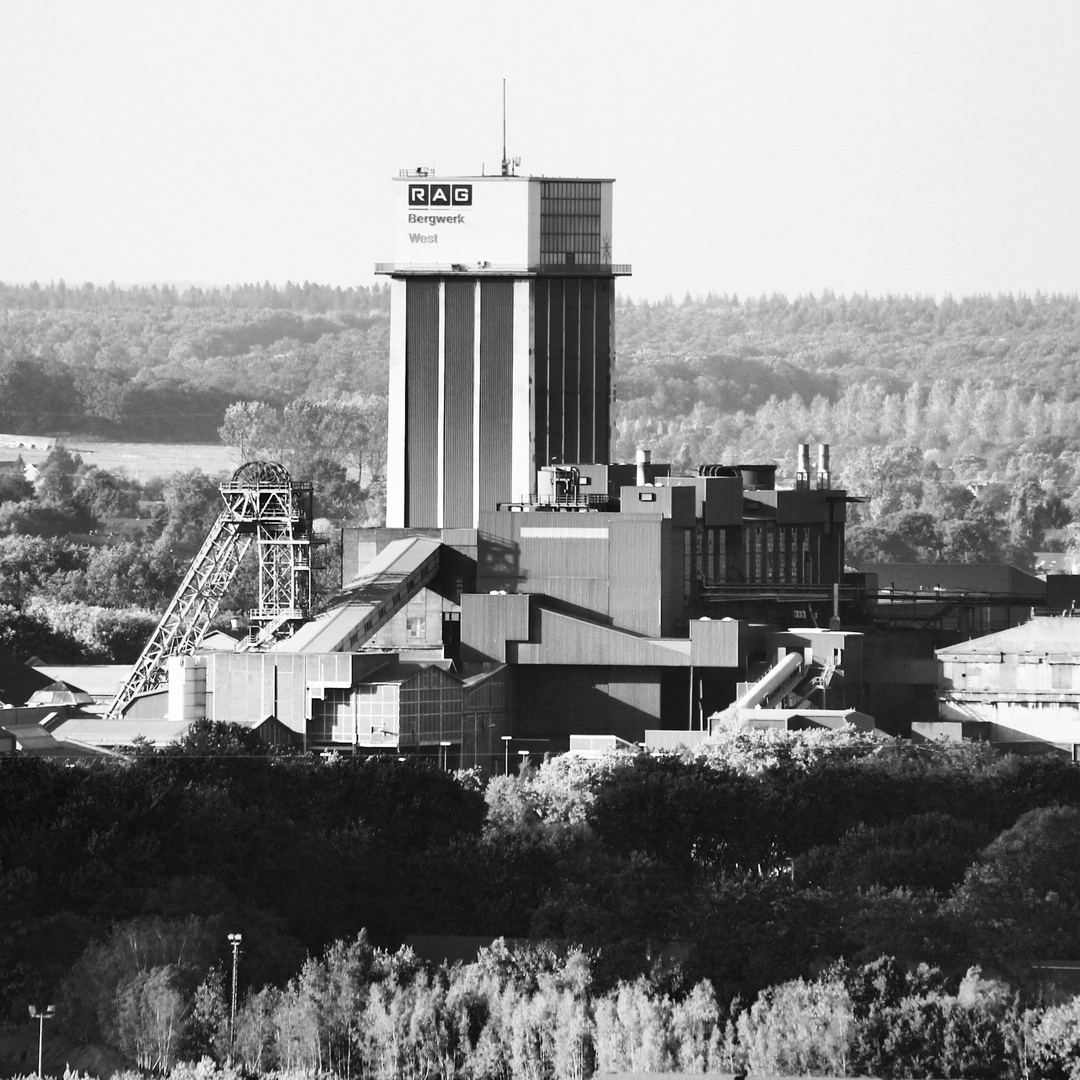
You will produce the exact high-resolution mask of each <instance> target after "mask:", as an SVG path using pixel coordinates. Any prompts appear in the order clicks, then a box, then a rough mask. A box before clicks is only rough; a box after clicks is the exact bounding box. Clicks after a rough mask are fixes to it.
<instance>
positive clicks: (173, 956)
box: [0, 725, 1080, 1078]
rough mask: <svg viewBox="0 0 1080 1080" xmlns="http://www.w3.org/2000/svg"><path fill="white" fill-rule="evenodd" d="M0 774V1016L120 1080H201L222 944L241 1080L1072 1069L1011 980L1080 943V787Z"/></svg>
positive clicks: (231, 735)
mask: <svg viewBox="0 0 1080 1080" xmlns="http://www.w3.org/2000/svg"><path fill="white" fill-rule="evenodd" d="M0 768H2V770H3V776H2V781H3V782H2V783H0V816H2V820H4V822H5V826H6V827H5V829H4V830H3V831H2V832H0V904H2V905H3V907H2V912H3V915H4V918H5V924H6V925H7V926H8V927H9V930H10V933H8V934H7V935H5V937H4V939H3V944H2V946H0V949H2V953H3V955H2V956H0V971H2V972H3V973H4V983H3V985H2V986H0V1003H2V1007H3V1009H4V1011H5V1012H7V1013H8V1014H9V1015H13V1016H14V1015H16V1014H18V1013H19V1012H21V1010H22V1009H24V1008H25V1004H24V1002H25V1001H26V1000H37V999H42V1000H43V999H44V998H45V997H48V998H49V1000H53V999H54V998H57V999H58V1000H59V1002H60V1003H61V1013H62V1020H61V1026H62V1028H63V1030H64V1031H65V1032H66V1035H65V1037H66V1038H67V1039H69V1040H72V1041H73V1042H103V1043H108V1044H111V1045H113V1046H117V1047H119V1048H121V1049H122V1050H123V1051H124V1052H125V1053H126V1054H127V1055H128V1057H129V1058H131V1059H132V1060H133V1061H137V1062H138V1063H139V1064H141V1065H142V1066H144V1067H147V1068H156V1069H160V1070H166V1069H167V1068H168V1067H169V1066H170V1065H171V1064H172V1063H174V1062H175V1061H177V1060H179V1059H182V1058H198V1057H199V1056H200V1055H204V1054H205V1055H209V1056H210V1057H211V1058H215V1059H217V1060H218V1061H222V1060H223V1059H224V1058H225V1057H226V1056H227V1029H226V1028H224V1027H223V1026H222V1025H223V1024H224V1022H225V1017H226V1015H227V1014H226V1011H225V1004H224V1002H225V996H224V995H225V990H224V984H223V974H222V973H223V971H224V970H225V969H226V966H227V962H228V943H227V941H226V938H225V935H226V933H227V932H231V931H233V930H237V929H240V930H242V931H243V934H244V945H243V959H242V966H241V999H242V1000H241V1004H242V1008H241V1013H240V1017H239V1019H238V1022H237V1028H236V1033H235V1034H236V1053H237V1055H238V1056H239V1057H240V1058H241V1059H242V1061H243V1064H244V1066H245V1067H246V1068H249V1069H250V1070H252V1071H255V1072H266V1071H269V1070H274V1069H280V1070H285V1071H289V1070H313V1069H314V1070H324V1071H326V1070H332V1071H334V1072H336V1073H337V1074H339V1075H352V1074H356V1075H364V1076H380V1077H381V1076H384V1075H386V1076H389V1075H391V1073H393V1074H394V1075H415V1076H421V1075H431V1073H433V1072H434V1073H437V1074H438V1075H443V1076H474V1075H480V1074H483V1075H501V1076H506V1077H511V1076H512V1077H518V1076H522V1077H524V1076H528V1077H532V1078H547V1077H563V1076H570V1077H583V1076H588V1075H590V1074H591V1073H592V1072H593V1071H594V1070H602V1071H632V1070H640V1069H646V1068H647V1069H651V1070H655V1069H675V1068H686V1069H689V1070H691V1071H703V1070H707V1069H711V1070H712V1071H718V1070H721V1069H727V1068H729V1067H731V1068H737V1067H744V1066H746V1065H749V1066H750V1068H751V1069H752V1070H753V1071H784V1070H797V1071H803V1070H804V1069H810V1070H813V1069H818V1070H821V1071H827V1072H829V1074H830V1075H858V1074H860V1073H862V1074H865V1073H867V1072H871V1073H873V1074H874V1075H879V1076H886V1075H887V1076H893V1075H896V1076H903V1075H934V1074H935V1072H936V1074H937V1075H957V1076H960V1075H970V1076H1021V1075H1026V1073H1025V1069H1028V1070H1030V1069H1031V1068H1033V1066H1031V1062H1032V1061H1034V1060H1036V1059H1037V1058H1038V1055H1040V1054H1041V1055H1043V1057H1042V1058H1039V1059H1038V1060H1042V1061H1043V1062H1044V1066H1045V1067H1041V1066H1040V1068H1039V1069H1038V1070H1037V1074H1038V1075H1044V1076H1051V1075H1067V1070H1068V1068H1069V1067H1071V1066H1070V1065H1069V1062H1070V1061H1072V1060H1073V1057H1074V1056H1075V1055H1076V1053H1077V1046H1076V1043H1077V1039H1076V1037H1075V1031H1076V1030H1077V1022H1076V1019H1075V1015H1074V1013H1075V1007H1074V1006H1073V1005H1061V1006H1060V1007H1059V1006H1055V1007H1054V1008H1050V1007H1049V1006H1050V1004H1051V1002H1050V1001H1048V1000H1044V999H1041V998H1040V996H1039V992H1038V987H1037V985H1036V984H1035V983H1034V982H1033V981H1032V979H1031V963H1032V961H1033V960H1035V959H1037V958H1052V957H1065V958H1067V957H1072V956H1075V955H1076V950H1077V945H1078V940H1077V931H1076V927H1077V926H1078V925H1080V920H1078V916H1080V876H1078V875H1077V874H1076V873H1075V868H1074V867H1073V865H1072V864H1073V862H1074V861H1075V860H1074V859H1073V858H1072V853H1073V852H1074V851H1075V850H1076V847H1077V845H1078V844H1080V772H1078V771H1077V770H1076V769H1075V767H1074V766H1072V765H1070V764H1068V763H1064V762H1061V761H1058V760H1056V759H1053V758H1049V757H1044V758H999V757H997V756H995V755H994V753H993V752H992V751H990V750H988V749H986V748H984V747H977V746H956V747H944V746H928V747H923V748H920V747H915V746H911V745H907V746H903V745H899V744H894V743H891V742H888V741H885V740H883V739H881V738H878V737H873V738H869V737H866V736H862V735H858V734H856V733H852V732H841V733H831V732H829V733H823V734H818V735H799V736H796V735H789V736H782V737H777V736H775V735H773V736H765V735H751V734H739V735H730V736H727V737H725V738H724V739H723V740H721V741H719V742H717V743H716V744H713V745H712V746H710V747H709V748H708V749H705V750H702V751H701V752H700V753H696V754H693V755H690V754H686V755H673V754H663V755H646V754H639V755H636V756H615V757H610V758H607V759H605V760H603V761H601V762H598V763H589V762H583V761H581V760H580V759H576V758H573V757H569V756H567V757H562V758H557V759H554V760H553V761H551V762H548V763H545V764H544V765H543V766H541V767H540V768H539V769H535V770H531V769H528V768H526V770H525V772H524V773H523V774H522V775H521V776H518V777H501V776H500V777H494V778H491V779H490V780H489V781H488V782H487V784H486V786H485V787H484V789H483V791H481V790H480V788H479V785H478V784H477V782H476V780H475V778H474V777H471V776H468V775H463V776H461V777H459V778H454V777H452V776H451V775H449V774H447V773H445V772H442V771H440V770H437V769H434V768H428V767H425V766H423V765H422V764H420V763H414V762H410V761H400V762H399V761H398V760H397V759H393V758H386V759H376V760H370V761H367V762H364V761H358V760H354V759H349V760H333V761H329V762H322V761H319V760H313V759H309V758H306V757H273V756H271V757H265V756H261V755H260V754H259V753H257V752H256V748H255V747H254V746H253V745H251V744H248V743H245V742H244V741H243V739H242V738H240V736H239V734H238V733H237V732H230V731H225V730H218V727H217V726H215V725H203V728H200V729H199V730H197V731H195V732H193V733H192V736H191V738H190V739H189V740H188V741H187V742H186V743H185V744H183V745H182V746H180V747H179V748H178V749H176V750H173V751H171V752H169V753H164V754H163V753H154V752H151V751H148V750H144V751H142V752H139V753H137V754H136V755H134V756H133V757H132V758H131V759H129V760H127V761H123V762H105V763H101V762H99V763H95V764H92V765H86V766H80V767H78V768H66V769H65V768H62V767H59V768H58V767H55V766H54V765H52V764H51V763H49V762H44V761H40V760H33V759H18V758H17V759H11V760H7V761H5V762H3V763H2V765H0ZM1074 879H1075V880H1074ZM417 933H419V934H429V935H430V934H461V935H470V934H471V935H484V936H488V937H491V938H495V937H497V936H505V937H506V938H508V939H522V938H528V939H530V940H531V941H532V942H533V944H532V945H531V946H529V947H528V948H526V949H524V951H522V949H521V948H520V947H518V946H514V947H511V948H502V947H498V948H495V949H493V950H492V951H490V952H488V953H487V954H485V955H484V956H482V957H481V958H480V960H479V961H478V962H477V963H476V964H472V965H466V966H464V967H458V968H452V969H448V968H445V967H444V968H431V967H428V966H426V965H424V964H422V963H420V962H419V961H418V960H417V959H416V957H415V956H413V955H412V954H411V953H409V952H408V951H407V950H406V951H404V952H403V951H400V949H399V943H400V942H401V941H402V940H403V939H404V937H405V936H406V935H408V934H417ZM543 942H549V943H551V944H549V945H542V944H541V943H543ZM305 954H306V955H307V957H308V959H307V960H306V961H305V960H304V956H305ZM882 954H885V955H886V956H889V957H892V958H894V959H891V960H887V961H885V960H881V959H880V957H881V956H882ZM841 961H843V962H841ZM978 968H981V971H982V972H983V973H988V974H981V973H980V971H979V970H975V969H978ZM989 973H993V974H992V976H991V975H990V974H989ZM1055 1009H1056V1011H1055ZM1070 1010H1072V1011H1070ZM795 1018H798V1022H797V1023H796V1020H795ZM917 1061H922V1062H924V1064H923V1065H922V1066H916V1064H914V1063H915V1062H917ZM485 1062H486V1064H483V1063H485ZM926 1062H933V1063H934V1064H933V1065H932V1066H931V1065H927V1064H925V1063H926ZM920 1067H921V1068H922V1069H923V1071H922V1072H921V1073H920V1072H918V1071H914V1072H913V1071H912V1070H917V1068H920ZM208 1068H212V1067H211V1066H208ZM1032 1074H1033V1075H1034V1074H1036V1073H1032Z"/></svg>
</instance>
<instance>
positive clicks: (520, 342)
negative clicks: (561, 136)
mask: <svg viewBox="0 0 1080 1080" xmlns="http://www.w3.org/2000/svg"><path fill="white" fill-rule="evenodd" d="M612 185H613V181H611V180H581V179H575V180H568V179H551V178H548V177H525V176H506V175H503V176H471V177H438V176H435V175H432V174H429V173H428V172H427V171H426V170H416V171H415V172H405V173H402V175H401V176H399V177H398V178H397V179H396V180H395V188H396V190H395V199H394V254H395V261H394V262H393V263H385V264H380V265H379V266H378V267H377V268H376V269H377V271H378V272H379V273H384V274H389V275H390V279H391V315H390V417H389V440H388V449H389V453H388V459H387V467H386V479H387V498H386V504H387V505H386V522H387V525H389V526H391V527H411V528H432V527H434V528H475V527H476V525H477V523H478V520H479V515H480V512H481V511H484V510H494V509H495V508H496V507H497V505H498V504H499V503H508V502H522V501H527V500H528V499H529V498H530V497H531V496H533V495H535V493H536V471H537V468H538V467H539V466H541V465H549V464H551V463H552V462H589V463H592V462H606V461H608V460H609V458H610V441H611V402H612V363H613V359H614V341H613V332H612V331H613V324H614V314H615V288H614V286H615V278H616V276H618V275H620V274H629V273H630V268H629V267H628V266H617V265H615V264H614V263H613V262H612V259H611V196H612Z"/></svg>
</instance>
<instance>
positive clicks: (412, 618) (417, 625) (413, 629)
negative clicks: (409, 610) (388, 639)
mask: <svg viewBox="0 0 1080 1080" xmlns="http://www.w3.org/2000/svg"><path fill="white" fill-rule="evenodd" d="M405 636H406V637H407V638H408V639H409V640H410V641H423V640H424V639H425V638H426V637H427V619H426V618H425V617H424V616H423V615H409V616H408V617H407V618H406V619H405Z"/></svg>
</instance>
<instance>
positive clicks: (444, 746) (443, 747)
mask: <svg viewBox="0 0 1080 1080" xmlns="http://www.w3.org/2000/svg"><path fill="white" fill-rule="evenodd" d="M439 750H440V753H441V754H442V767H443V771H444V772H445V771H447V770H448V769H449V768H450V743H449V742H448V741H447V740H446V739H443V741H442V742H440V743H439Z"/></svg>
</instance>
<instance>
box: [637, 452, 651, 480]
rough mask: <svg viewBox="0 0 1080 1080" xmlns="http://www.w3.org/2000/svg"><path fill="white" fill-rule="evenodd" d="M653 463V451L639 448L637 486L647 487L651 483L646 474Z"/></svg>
mask: <svg viewBox="0 0 1080 1080" xmlns="http://www.w3.org/2000/svg"><path fill="white" fill-rule="evenodd" d="M651 462H652V451H650V450H645V449H644V448H643V447H638V452H637V486H638V487H645V485H646V484H648V483H649V480H648V477H647V476H646V473H647V471H648V466H649V465H650V464H651Z"/></svg>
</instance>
